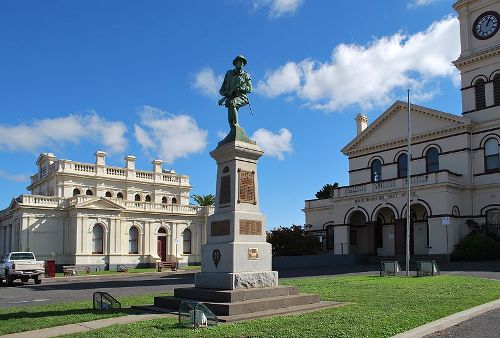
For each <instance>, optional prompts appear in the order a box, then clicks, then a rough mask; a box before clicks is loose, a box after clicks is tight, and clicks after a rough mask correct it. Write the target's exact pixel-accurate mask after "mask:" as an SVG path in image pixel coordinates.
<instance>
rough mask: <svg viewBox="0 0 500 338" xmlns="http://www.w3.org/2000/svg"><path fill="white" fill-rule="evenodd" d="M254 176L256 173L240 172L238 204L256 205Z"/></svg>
mask: <svg viewBox="0 0 500 338" xmlns="http://www.w3.org/2000/svg"><path fill="white" fill-rule="evenodd" d="M254 176H255V172H254V171H246V170H238V191H239V194H238V195H239V197H238V203H252V204H255V203H256V200H255V181H254Z"/></svg>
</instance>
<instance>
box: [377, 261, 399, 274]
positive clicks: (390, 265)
mask: <svg viewBox="0 0 500 338" xmlns="http://www.w3.org/2000/svg"><path fill="white" fill-rule="evenodd" d="M397 274H401V266H400V265H399V262H398V261H381V262H380V276H383V275H386V276H390V275H392V276H396V275H397Z"/></svg>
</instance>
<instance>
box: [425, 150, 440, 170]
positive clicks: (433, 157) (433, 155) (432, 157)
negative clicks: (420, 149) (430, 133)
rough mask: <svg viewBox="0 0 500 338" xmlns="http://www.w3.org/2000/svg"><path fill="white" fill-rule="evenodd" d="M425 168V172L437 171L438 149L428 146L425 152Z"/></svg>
mask: <svg viewBox="0 0 500 338" xmlns="http://www.w3.org/2000/svg"><path fill="white" fill-rule="evenodd" d="M425 170H426V172H427V173H435V172H437V171H439V150H437V148H430V149H429V150H427V153H426V154H425Z"/></svg>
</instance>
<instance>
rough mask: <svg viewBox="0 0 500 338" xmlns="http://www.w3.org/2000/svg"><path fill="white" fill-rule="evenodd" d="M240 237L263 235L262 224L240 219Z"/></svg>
mask: <svg viewBox="0 0 500 338" xmlns="http://www.w3.org/2000/svg"><path fill="white" fill-rule="evenodd" d="M240 235H262V222H261V221H251V220H247V219H240Z"/></svg>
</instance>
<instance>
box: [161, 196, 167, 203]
mask: <svg viewBox="0 0 500 338" xmlns="http://www.w3.org/2000/svg"><path fill="white" fill-rule="evenodd" d="M161 203H163V204H167V203H168V199H167V197H165V196H163V197H162V198H161Z"/></svg>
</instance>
